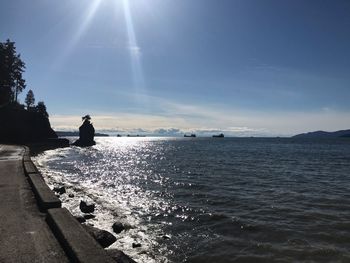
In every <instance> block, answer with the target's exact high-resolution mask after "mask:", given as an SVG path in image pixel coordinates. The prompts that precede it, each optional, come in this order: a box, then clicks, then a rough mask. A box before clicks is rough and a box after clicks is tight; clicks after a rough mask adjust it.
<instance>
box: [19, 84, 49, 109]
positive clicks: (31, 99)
mask: <svg viewBox="0 0 350 263" xmlns="http://www.w3.org/2000/svg"><path fill="white" fill-rule="evenodd" d="M24 102H25V104H26V105H27V110H30V109H31V108H32V107H33V106H34V103H35V98H34V93H33V91H32V90H31V89H30V90H29V91H28V93H27V96H26V98H25V100H24ZM45 108H46V107H45Z"/></svg>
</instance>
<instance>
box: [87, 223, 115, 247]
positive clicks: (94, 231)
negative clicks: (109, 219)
mask: <svg viewBox="0 0 350 263" xmlns="http://www.w3.org/2000/svg"><path fill="white" fill-rule="evenodd" d="M83 227H84V228H85V230H86V231H87V232H88V233H89V234H90V235H91V236H92V237H93V238H94V239H95V240H96V241H97V242H98V243H99V244H100V245H101V246H102V247H103V248H106V247H109V246H110V245H112V244H113V243H114V242H115V241H116V240H117V238H116V237H115V236H114V235H113V234H111V233H109V232H108V231H106V230H102V229H99V228H96V227H93V226H89V225H83Z"/></svg>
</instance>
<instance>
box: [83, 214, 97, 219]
mask: <svg viewBox="0 0 350 263" xmlns="http://www.w3.org/2000/svg"><path fill="white" fill-rule="evenodd" d="M95 217H96V216H95V215H92V214H87V215H84V218H85V219H86V220H89V219H93V218H95Z"/></svg>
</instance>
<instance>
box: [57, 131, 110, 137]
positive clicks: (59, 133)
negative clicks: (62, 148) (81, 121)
mask: <svg viewBox="0 0 350 263" xmlns="http://www.w3.org/2000/svg"><path fill="white" fill-rule="evenodd" d="M56 134H57V136H58V137H70V136H74V137H76V136H79V132H78V131H56ZM108 136H109V135H108V134H104V133H98V132H97V133H95V137H108Z"/></svg>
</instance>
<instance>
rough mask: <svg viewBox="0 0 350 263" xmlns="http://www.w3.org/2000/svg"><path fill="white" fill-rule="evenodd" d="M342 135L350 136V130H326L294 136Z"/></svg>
mask: <svg viewBox="0 0 350 263" xmlns="http://www.w3.org/2000/svg"><path fill="white" fill-rule="evenodd" d="M340 137H350V130H341V131H335V132H326V131H315V132H308V133H302V134H298V135H295V136H293V138H306V139H308V138H325V139H326V138H340Z"/></svg>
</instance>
